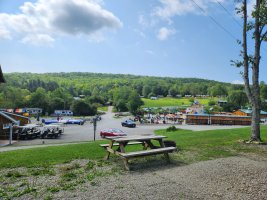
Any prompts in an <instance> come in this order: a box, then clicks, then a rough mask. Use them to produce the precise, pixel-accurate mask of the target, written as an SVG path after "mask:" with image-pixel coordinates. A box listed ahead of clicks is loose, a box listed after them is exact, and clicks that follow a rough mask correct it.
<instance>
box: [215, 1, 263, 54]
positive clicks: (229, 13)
mask: <svg viewBox="0 0 267 200" xmlns="http://www.w3.org/2000/svg"><path fill="white" fill-rule="evenodd" d="M216 2H217V3H218V4H219V5H220V7H221V8H222V9H223V10H224V11H225V12H226V13H227V14H228V15H229V16H230V17H231V18H232V19H233V20H234V22H235V23H236V24H237V25H238V26H240V27H241V28H243V26H242V25H241V23H240V22H239V21H237V20H236V18H235V17H234V16H233V15H232V14H231V12H230V11H229V10H228V9H227V8H225V7H224V6H223V5H222V4H221V3H220V2H219V1H218V0H216ZM248 34H249V36H250V37H252V38H253V35H252V34H251V33H250V32H248ZM261 47H262V48H261V49H262V50H264V51H266V52H267V50H266V49H265V47H264V46H261Z"/></svg>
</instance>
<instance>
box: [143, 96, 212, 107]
mask: <svg viewBox="0 0 267 200" xmlns="http://www.w3.org/2000/svg"><path fill="white" fill-rule="evenodd" d="M211 99H212V98H203V99H202V98H201V99H195V100H198V101H199V102H200V103H201V104H202V105H208V103H209V101H210V100H211ZM142 100H143V101H144V106H143V107H164V106H183V105H191V102H190V101H189V98H169V97H166V98H159V99H157V100H151V99H146V98H142ZM212 100H214V101H217V98H213V99H212Z"/></svg>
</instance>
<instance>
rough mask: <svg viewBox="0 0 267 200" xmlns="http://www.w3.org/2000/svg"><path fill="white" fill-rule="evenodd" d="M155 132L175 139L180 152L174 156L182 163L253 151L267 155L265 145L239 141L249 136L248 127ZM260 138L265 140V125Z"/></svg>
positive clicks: (266, 137) (266, 129)
mask: <svg viewBox="0 0 267 200" xmlns="http://www.w3.org/2000/svg"><path fill="white" fill-rule="evenodd" d="M156 133H157V134H159V135H166V136H168V139H169V140H174V141H176V144H177V146H178V148H179V149H181V151H180V153H178V154H176V155H175V156H176V158H177V159H178V160H180V161H182V162H184V163H193V162H197V161H201V160H210V159H216V158H221V157H228V156H235V155H239V154H244V153H255V154H258V155H260V156H265V157H267V146H266V145H248V144H244V143H242V142H241V141H243V140H247V139H249V137H250V128H241V129H228V130H210V131H196V132H192V131H190V130H177V131H175V132H166V130H157V131H156ZM261 138H262V140H263V141H264V142H266V141H267V126H262V129H261Z"/></svg>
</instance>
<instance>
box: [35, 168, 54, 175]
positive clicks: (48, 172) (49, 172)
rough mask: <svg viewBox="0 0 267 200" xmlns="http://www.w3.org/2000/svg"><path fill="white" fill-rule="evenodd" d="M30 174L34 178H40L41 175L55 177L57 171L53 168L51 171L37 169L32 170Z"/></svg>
mask: <svg viewBox="0 0 267 200" xmlns="http://www.w3.org/2000/svg"><path fill="white" fill-rule="evenodd" d="M30 174H31V175H33V176H39V175H50V176H54V175H55V171H54V169H53V168H52V169H50V168H36V169H30Z"/></svg>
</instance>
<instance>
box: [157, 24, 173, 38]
mask: <svg viewBox="0 0 267 200" xmlns="http://www.w3.org/2000/svg"><path fill="white" fill-rule="evenodd" d="M175 33H176V30H175V29H168V28H166V27H162V28H160V29H159V31H158V34H157V38H158V39H159V40H167V39H168V38H169V37H170V36H171V35H174V34H175Z"/></svg>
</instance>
